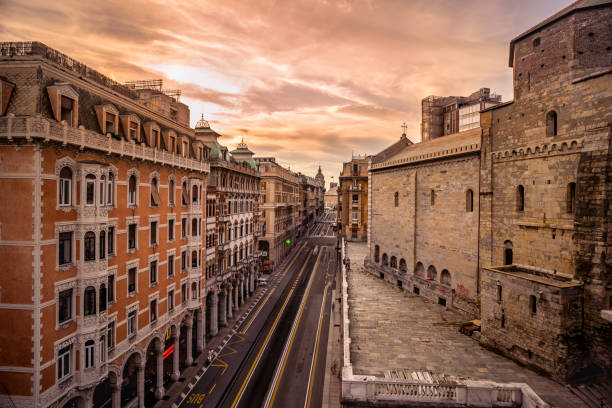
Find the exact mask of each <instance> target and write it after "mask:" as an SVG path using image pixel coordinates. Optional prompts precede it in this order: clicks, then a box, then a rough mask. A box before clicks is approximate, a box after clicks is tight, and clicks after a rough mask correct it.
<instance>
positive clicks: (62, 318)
mask: <svg viewBox="0 0 612 408" xmlns="http://www.w3.org/2000/svg"><path fill="white" fill-rule="evenodd" d="M57 308H58V315H57V318H58V323H59V324H62V323H66V322H68V321H70V320H72V289H68V290H64V291H62V292H60V293H59V299H58V301H57Z"/></svg>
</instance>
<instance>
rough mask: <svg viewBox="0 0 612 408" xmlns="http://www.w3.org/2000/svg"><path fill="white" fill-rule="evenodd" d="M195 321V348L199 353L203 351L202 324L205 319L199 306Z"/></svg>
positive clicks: (202, 309)
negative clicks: (196, 330) (196, 324)
mask: <svg viewBox="0 0 612 408" xmlns="http://www.w3.org/2000/svg"><path fill="white" fill-rule="evenodd" d="M197 319H198V320H197V322H198V332H197V334H196V335H197V338H198V341H197V343H196V350H198V353H201V352H202V351H204V324H205V321H206V319H205V318H204V308H203V307H201V308H200V309H199V310H198V317H197Z"/></svg>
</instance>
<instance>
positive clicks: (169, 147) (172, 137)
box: [168, 136, 175, 153]
mask: <svg viewBox="0 0 612 408" xmlns="http://www.w3.org/2000/svg"><path fill="white" fill-rule="evenodd" d="M174 146H175V141H174V136H170V146H168V149H170V153H174Z"/></svg>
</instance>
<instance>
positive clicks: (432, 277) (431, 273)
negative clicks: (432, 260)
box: [427, 265, 438, 281]
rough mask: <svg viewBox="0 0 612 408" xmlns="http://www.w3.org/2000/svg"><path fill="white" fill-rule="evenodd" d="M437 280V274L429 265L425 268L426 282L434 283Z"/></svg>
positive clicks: (434, 268)
mask: <svg viewBox="0 0 612 408" xmlns="http://www.w3.org/2000/svg"><path fill="white" fill-rule="evenodd" d="M437 278H438V272H437V271H436V267H435V266H433V265H429V268H427V280H433V281H435V280H436V279H437Z"/></svg>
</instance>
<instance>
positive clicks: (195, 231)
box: [191, 218, 198, 237]
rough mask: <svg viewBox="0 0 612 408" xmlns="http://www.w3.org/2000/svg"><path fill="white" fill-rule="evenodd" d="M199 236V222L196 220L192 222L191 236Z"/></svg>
mask: <svg viewBox="0 0 612 408" xmlns="http://www.w3.org/2000/svg"><path fill="white" fill-rule="evenodd" d="M197 235H198V220H197V218H194V219H193V220H191V236H192V237H195V236H197Z"/></svg>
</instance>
